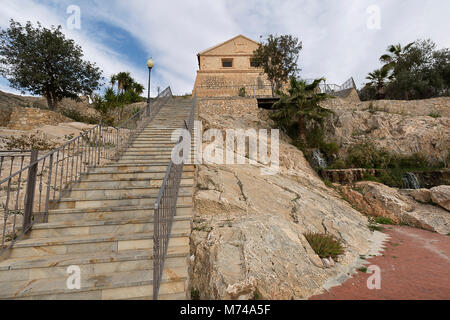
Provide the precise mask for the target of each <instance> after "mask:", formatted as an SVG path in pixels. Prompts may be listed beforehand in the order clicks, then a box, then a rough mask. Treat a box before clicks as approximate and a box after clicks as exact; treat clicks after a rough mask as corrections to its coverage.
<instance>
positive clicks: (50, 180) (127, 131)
mask: <svg viewBox="0 0 450 320" xmlns="http://www.w3.org/2000/svg"><path fill="white" fill-rule="evenodd" d="M171 97H172V92H171V90H170V87H169V88H167V89H166V90H164V91H163V92H162V93H161V94H160V95H159V96H158V98H157V99H156V100H155V101H153V102H152V103H151V104H148V105H147V106H146V107H145V108H143V109H142V110H140V111H139V112H137V113H136V114H135V115H134V116H132V117H131V118H130V119H129V120H127V121H125V122H124V123H123V124H122V125H120V126H119V127H117V128H114V127H107V126H104V125H103V124H101V123H100V124H99V125H97V126H95V127H93V128H91V129H90V130H88V131H86V132H84V133H83V134H81V135H80V136H78V137H76V138H74V139H72V140H70V141H69V142H67V143H65V144H64V145H62V146H61V147H59V148H58V149H56V150H54V151H52V152H50V153H48V154H46V155H45V156H43V157H41V158H39V154H38V151H36V150H33V151H31V156H30V161H29V164H28V165H26V166H25V165H24V164H23V162H24V160H25V158H22V156H20V155H19V159H20V162H21V165H20V166H21V167H20V169H19V170H18V171H17V172H15V173H13V170H12V169H10V173H9V176H7V177H6V178H0V206H1V208H2V209H3V210H1V208H0V214H1V213H2V211H3V219H1V218H0V236H1V246H0V256H1V255H3V254H4V253H5V252H6V251H7V250H8V249H10V248H11V247H12V246H13V245H14V243H15V242H16V241H17V240H18V239H20V238H21V237H22V236H23V235H24V234H26V233H28V232H29V231H30V230H31V228H32V226H33V225H34V224H35V223H46V222H47V221H48V213H49V210H51V209H54V208H55V206H56V204H57V203H58V201H59V200H60V199H61V198H62V197H63V196H64V194H65V193H66V192H67V191H68V190H69V189H70V186H71V185H72V184H74V183H77V182H79V181H80V179H81V178H82V177H83V175H85V174H87V172H88V170H89V168H91V167H96V166H100V165H102V164H104V163H106V162H108V161H111V160H116V159H118V157H119V156H120V154H121V153H122V152H123V151H124V150H126V148H127V147H128V146H129V144H130V143H131V142H132V141H133V139H134V138H135V136H136V134H137V133H138V132H139V131H140V130H141V129H142V128H144V127H145V126H146V125H147V124H148V123H149V122H150V121H152V120H153V118H154V117H155V116H156V114H157V113H158V112H159V110H160V109H161V107H162V106H163V105H164V104H165V103H166V102H167V100H168V99H170V98H171ZM0 154H3V152H2V153H0ZM5 154H6V153H5ZM5 159H6V158H5ZM0 160H1V161H2V162H3V161H4V158H3V157H1V158H0ZM10 162H11V164H10V168H12V167H13V162H14V161H13V160H10Z"/></svg>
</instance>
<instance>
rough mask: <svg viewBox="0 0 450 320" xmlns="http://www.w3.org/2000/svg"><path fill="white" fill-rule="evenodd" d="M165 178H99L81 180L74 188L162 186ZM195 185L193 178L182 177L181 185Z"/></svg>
mask: <svg viewBox="0 0 450 320" xmlns="http://www.w3.org/2000/svg"><path fill="white" fill-rule="evenodd" d="M162 182H163V178H161V179H139V178H136V179H120V180H118V181H113V180H98V181H81V182H79V183H77V184H76V185H75V186H74V188H79V189H91V190H92V189H98V188H102V187H103V188H112V189H121V188H132V187H137V188H141V187H158V188H160V187H161V186H162ZM193 185H194V179H193V178H184V179H181V186H184V187H189V186H193Z"/></svg>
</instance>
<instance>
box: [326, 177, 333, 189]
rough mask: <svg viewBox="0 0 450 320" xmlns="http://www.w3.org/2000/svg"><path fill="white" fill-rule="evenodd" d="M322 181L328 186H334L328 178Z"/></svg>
mask: <svg viewBox="0 0 450 320" xmlns="http://www.w3.org/2000/svg"><path fill="white" fill-rule="evenodd" d="M323 183H325V185H326V186H327V187H328V188H334V186H333V183H332V182H331V181H330V180H328V179H326V180H324V181H323Z"/></svg>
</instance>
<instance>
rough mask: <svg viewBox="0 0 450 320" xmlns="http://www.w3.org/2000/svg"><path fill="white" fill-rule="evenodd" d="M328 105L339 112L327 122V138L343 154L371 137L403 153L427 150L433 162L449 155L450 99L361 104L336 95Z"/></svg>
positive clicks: (377, 144) (384, 145)
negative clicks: (336, 144) (336, 145)
mask: <svg viewBox="0 0 450 320" xmlns="http://www.w3.org/2000/svg"><path fill="white" fill-rule="evenodd" d="M325 106H326V107H328V108H329V109H331V110H333V111H334V113H335V114H334V115H333V116H331V117H330V118H329V119H328V120H327V121H326V137H327V139H328V140H330V141H335V142H337V143H338V144H339V145H340V146H342V149H341V156H342V155H345V154H346V151H347V149H348V147H349V146H351V145H353V144H357V143H362V142H365V141H368V140H369V141H372V142H373V143H374V144H375V145H376V146H378V147H379V148H385V149H386V150H389V151H391V152H394V153H398V154H402V155H411V154H414V153H423V154H424V155H425V156H426V157H427V158H428V160H430V161H433V162H443V161H445V160H446V159H447V157H448V154H449V150H450V118H449V110H450V98H438V99H430V100H419V101H374V102H360V103H355V102H353V101H350V100H346V99H341V98H336V99H333V100H330V101H329V102H327V103H325ZM429 114H435V115H440V117H439V118H433V117H431V116H428V115H429Z"/></svg>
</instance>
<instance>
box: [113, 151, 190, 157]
mask: <svg viewBox="0 0 450 320" xmlns="http://www.w3.org/2000/svg"><path fill="white" fill-rule="evenodd" d="M173 152H174V150H173V149H172V150H162V151H150V150H145V151H132V150H128V151H126V152H124V153H123V155H122V157H121V158H122V159H124V158H125V157H134V158H138V157H142V156H144V157H167V158H171V157H172V154H173ZM190 153H191V156H193V155H194V150H191V152H190Z"/></svg>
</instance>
